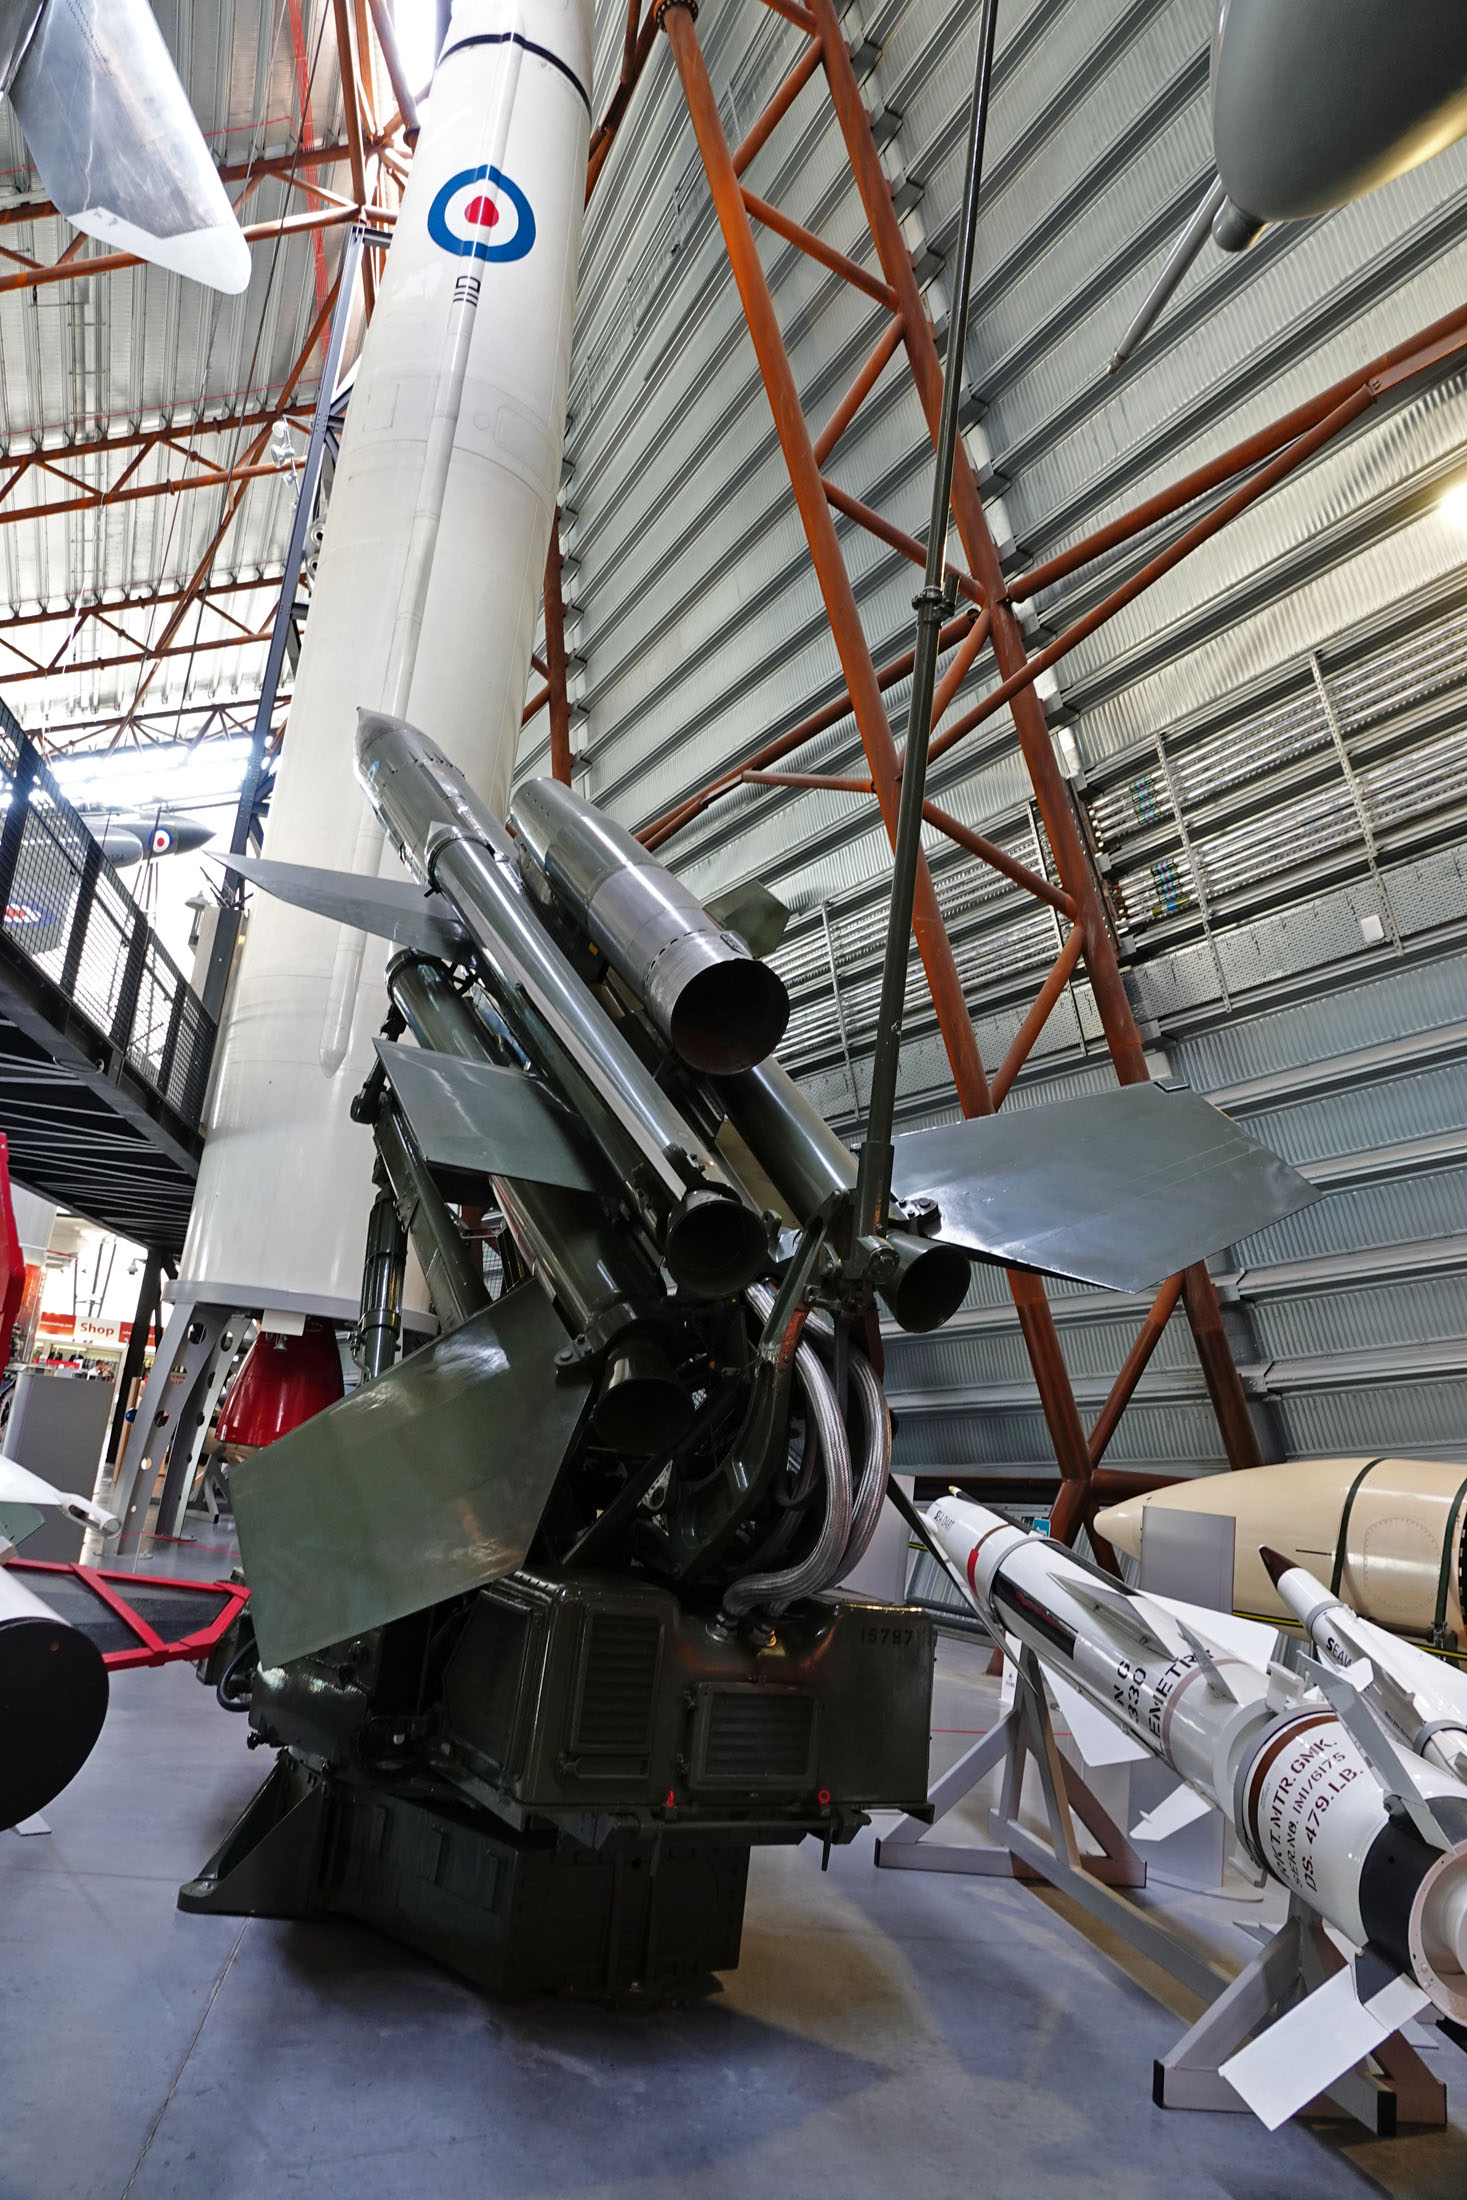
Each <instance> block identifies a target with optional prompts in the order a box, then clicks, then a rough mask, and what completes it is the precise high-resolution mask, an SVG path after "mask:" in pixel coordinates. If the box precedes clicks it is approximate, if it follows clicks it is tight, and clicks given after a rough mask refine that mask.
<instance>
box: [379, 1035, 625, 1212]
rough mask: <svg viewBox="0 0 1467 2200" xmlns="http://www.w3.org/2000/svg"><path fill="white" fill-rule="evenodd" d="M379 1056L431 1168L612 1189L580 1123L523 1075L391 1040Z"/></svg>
mask: <svg viewBox="0 0 1467 2200" xmlns="http://www.w3.org/2000/svg"><path fill="white" fill-rule="evenodd" d="M377 1053H378V1056H379V1058H380V1060H381V1062H382V1066H383V1068H384V1069H385V1070H386V1072H387V1075H388V1078H389V1080H390V1082H391V1085H392V1089H393V1091H394V1092H395V1093H396V1095H397V1098H398V1101H399V1103H400V1105H401V1107H402V1110H403V1113H404V1114H405V1115H406V1117H407V1119H408V1123H409V1125H410V1127H411V1129H412V1134H413V1137H414V1138H415V1139H416V1140H417V1143H418V1148H419V1150H420V1152H421V1153H422V1156H423V1159H424V1160H425V1161H426V1162H427V1163H428V1166H429V1167H430V1168H431V1169H435V1170H450V1171H452V1172H453V1173H454V1174H456V1175H466V1176H508V1177H518V1178H520V1179H521V1180H522V1181H523V1182H525V1183H527V1184H561V1185H564V1186H565V1188H566V1190H567V1191H572V1192H595V1191H602V1190H608V1189H613V1188H614V1187H612V1186H611V1184H610V1181H609V1173H608V1171H607V1168H606V1166H605V1164H604V1163H603V1162H601V1160H600V1158H599V1156H598V1154H597V1153H596V1150H595V1148H594V1147H593V1146H592V1145H591V1142H590V1140H589V1139H588V1138H587V1136H586V1134H585V1132H584V1130H583V1129H582V1128H581V1125H580V1123H579V1121H578V1119H577V1118H576V1117H575V1116H573V1115H572V1114H571V1113H570V1111H569V1109H568V1108H563V1107H561V1106H560V1104H559V1103H558V1102H557V1101H556V1100H555V1099H554V1098H553V1097H552V1096H551V1094H550V1093H549V1091H547V1089H546V1087H545V1086H544V1085H542V1084H540V1083H539V1081H538V1080H537V1079H535V1078H533V1077H530V1076H527V1075H526V1073H525V1072H524V1071H523V1070H518V1069H498V1068H496V1067H495V1066H494V1064H493V1063H492V1062H471V1061H466V1060H465V1059H464V1058H463V1057H462V1056H461V1055H457V1054H436V1053H433V1052H432V1051H430V1050H428V1049H426V1048H423V1047H403V1046H394V1045H393V1044H392V1042H391V1041H390V1040H387V1039H379V1040H378V1041H377Z"/></svg>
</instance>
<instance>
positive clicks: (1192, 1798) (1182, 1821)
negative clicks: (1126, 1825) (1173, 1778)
mask: <svg viewBox="0 0 1467 2200" xmlns="http://www.w3.org/2000/svg"><path fill="white" fill-rule="evenodd" d="M1216 1807H1217V1806H1216V1805H1215V1804H1213V1803H1209V1802H1208V1800H1207V1798H1206V1796H1205V1795H1199V1794H1198V1793H1197V1790H1196V1788H1190V1787H1188V1785H1187V1783H1186V1781H1185V1780H1180V1781H1178V1783H1177V1785H1176V1786H1175V1787H1174V1788H1173V1789H1172V1792H1171V1794H1170V1795H1167V1796H1164V1797H1163V1798H1162V1800H1161V1802H1159V1803H1158V1804H1157V1806H1156V1808H1155V1809H1154V1810H1148V1811H1146V1812H1144V1813H1143V1814H1142V1816H1141V1817H1140V1818H1138V1819H1137V1820H1136V1823H1135V1825H1134V1826H1132V1828H1131V1839H1132V1840H1133V1841H1166V1840H1169V1839H1170V1837H1171V1836H1172V1834H1174V1833H1180V1832H1181V1830H1182V1828H1183V1827H1184V1826H1190V1825H1194V1824H1195V1823H1196V1821H1197V1820H1198V1819H1199V1818H1205V1817H1206V1816H1207V1814H1208V1812H1209V1811H1210V1810H1214V1809H1216Z"/></svg>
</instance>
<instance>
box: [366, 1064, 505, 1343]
mask: <svg viewBox="0 0 1467 2200" xmlns="http://www.w3.org/2000/svg"><path fill="white" fill-rule="evenodd" d="M377 1151H378V1153H379V1154H380V1155H381V1157H382V1167H383V1169H384V1170H385V1172H386V1175H387V1181H388V1183H389V1184H390V1185H391V1187H392V1196H393V1199H394V1200H395V1201H396V1204H397V1211H398V1213H399V1214H400V1215H401V1217H402V1220H403V1223H404V1225H405V1227H406V1229H407V1233H408V1236H409V1237H410V1238H411V1240H412V1243H413V1250H414V1251H415V1252H416V1254H417V1256H418V1259H419V1260H420V1261H421V1263H422V1267H423V1276H424V1280H425V1281H426V1283H427V1286H428V1295H429V1297H430V1298H431V1299H432V1301H433V1305H434V1307H435V1309H436V1311H437V1314H438V1319H439V1321H440V1322H441V1323H442V1325H443V1327H444V1329H445V1330H449V1329H458V1328H459V1327H461V1326H462V1324H463V1323H464V1322H466V1321H469V1320H471V1319H472V1317H473V1316H474V1315H475V1314H479V1313H482V1312H483V1310H484V1308H485V1307H486V1306H487V1305H488V1304H489V1293H488V1290H487V1288H486V1286H485V1283H484V1274H483V1270H482V1269H481V1268H479V1267H477V1266H476V1265H475V1262H474V1260H473V1259H472V1258H471V1256H470V1253H469V1248H468V1245H467V1243H466V1242H465V1240H464V1236H463V1233H462V1231H461V1230H460V1229H459V1228H458V1226H457V1224H456V1223H455V1221H454V1219H453V1217H452V1215H451V1214H450V1213H449V1211H448V1206H447V1203H446V1202H445V1201H444V1199H443V1198H442V1196H441V1194H440V1193H439V1190H438V1187H437V1185H436V1184H435V1183H434V1182H433V1179H432V1176H431V1175H430V1173H429V1170H428V1166H427V1163H426V1162H425V1161H424V1159H423V1156H422V1154H421V1153H420V1152H419V1151H418V1147H417V1143H416V1141H415V1140H414V1138H413V1134H412V1132H411V1131H410V1130H409V1129H408V1126H407V1124H406V1123H405V1122H404V1121H403V1119H402V1117H401V1116H400V1115H399V1114H398V1112H397V1110H396V1108H395V1107H390V1106H389V1107H384V1109H383V1112H382V1114H381V1116H380V1117H379V1118H378V1122H377Z"/></svg>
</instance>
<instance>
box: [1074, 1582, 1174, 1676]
mask: <svg viewBox="0 0 1467 2200" xmlns="http://www.w3.org/2000/svg"><path fill="white" fill-rule="evenodd" d="M1064 1586H1065V1592H1066V1594H1067V1595H1068V1596H1072V1597H1074V1598H1075V1600H1076V1602H1077V1603H1079V1604H1083V1605H1086V1606H1087V1607H1088V1608H1089V1609H1090V1610H1091V1611H1092V1612H1095V1613H1097V1614H1098V1615H1099V1617H1100V1618H1101V1619H1107V1620H1110V1621H1112V1622H1113V1623H1114V1624H1115V1625H1116V1626H1118V1627H1120V1628H1122V1629H1123V1630H1124V1631H1125V1633H1126V1634H1128V1635H1129V1636H1130V1637H1131V1638H1132V1640H1133V1641H1135V1642H1138V1643H1140V1644H1141V1645H1142V1647H1143V1648H1144V1649H1147V1650H1154V1651H1159V1652H1160V1653H1161V1655H1162V1656H1163V1657H1168V1658H1174V1657H1176V1656H1178V1655H1179V1652H1180V1649H1181V1645H1180V1644H1179V1643H1178V1642H1177V1641H1176V1640H1175V1639H1173V1640H1172V1641H1170V1642H1169V1641H1168V1640H1167V1638H1166V1636H1165V1635H1164V1634H1163V1633H1162V1632H1161V1630H1160V1628H1158V1627H1157V1626H1155V1625H1154V1624H1153V1623H1152V1615H1149V1614H1148V1613H1147V1610H1146V1607H1145V1605H1144V1604H1142V1603H1141V1601H1140V1600H1139V1598H1137V1597H1133V1596H1127V1595H1126V1593H1125V1591H1124V1590H1122V1589H1102V1588H1097V1587H1096V1586H1095V1585H1094V1584H1093V1583H1091V1582H1088V1581H1085V1582H1079V1581H1076V1580H1074V1579H1073V1577H1072V1576H1070V1575H1068V1574H1067V1575H1066V1576H1065V1584H1064Z"/></svg>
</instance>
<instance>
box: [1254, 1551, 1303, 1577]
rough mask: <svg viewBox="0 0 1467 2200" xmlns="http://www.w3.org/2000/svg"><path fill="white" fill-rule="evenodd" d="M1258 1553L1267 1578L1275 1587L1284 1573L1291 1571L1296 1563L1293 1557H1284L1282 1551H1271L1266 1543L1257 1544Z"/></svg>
mask: <svg viewBox="0 0 1467 2200" xmlns="http://www.w3.org/2000/svg"><path fill="white" fill-rule="evenodd" d="M1258 1555H1259V1557H1260V1558H1261V1559H1262V1560H1263V1563H1264V1566H1265V1567H1266V1569H1267V1572H1268V1578H1269V1580H1270V1581H1271V1582H1272V1583H1273V1585H1274V1587H1275V1588H1277V1587H1278V1585H1279V1583H1280V1582H1281V1581H1282V1580H1283V1578H1284V1575H1285V1574H1288V1573H1292V1572H1293V1570H1294V1567H1295V1566H1296V1564H1297V1563H1298V1561H1297V1560H1295V1559H1292V1558H1285V1557H1284V1555H1283V1553H1282V1551H1271V1550H1270V1549H1269V1547H1268V1545H1267V1544H1266V1543H1260V1544H1259V1546H1258Z"/></svg>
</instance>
